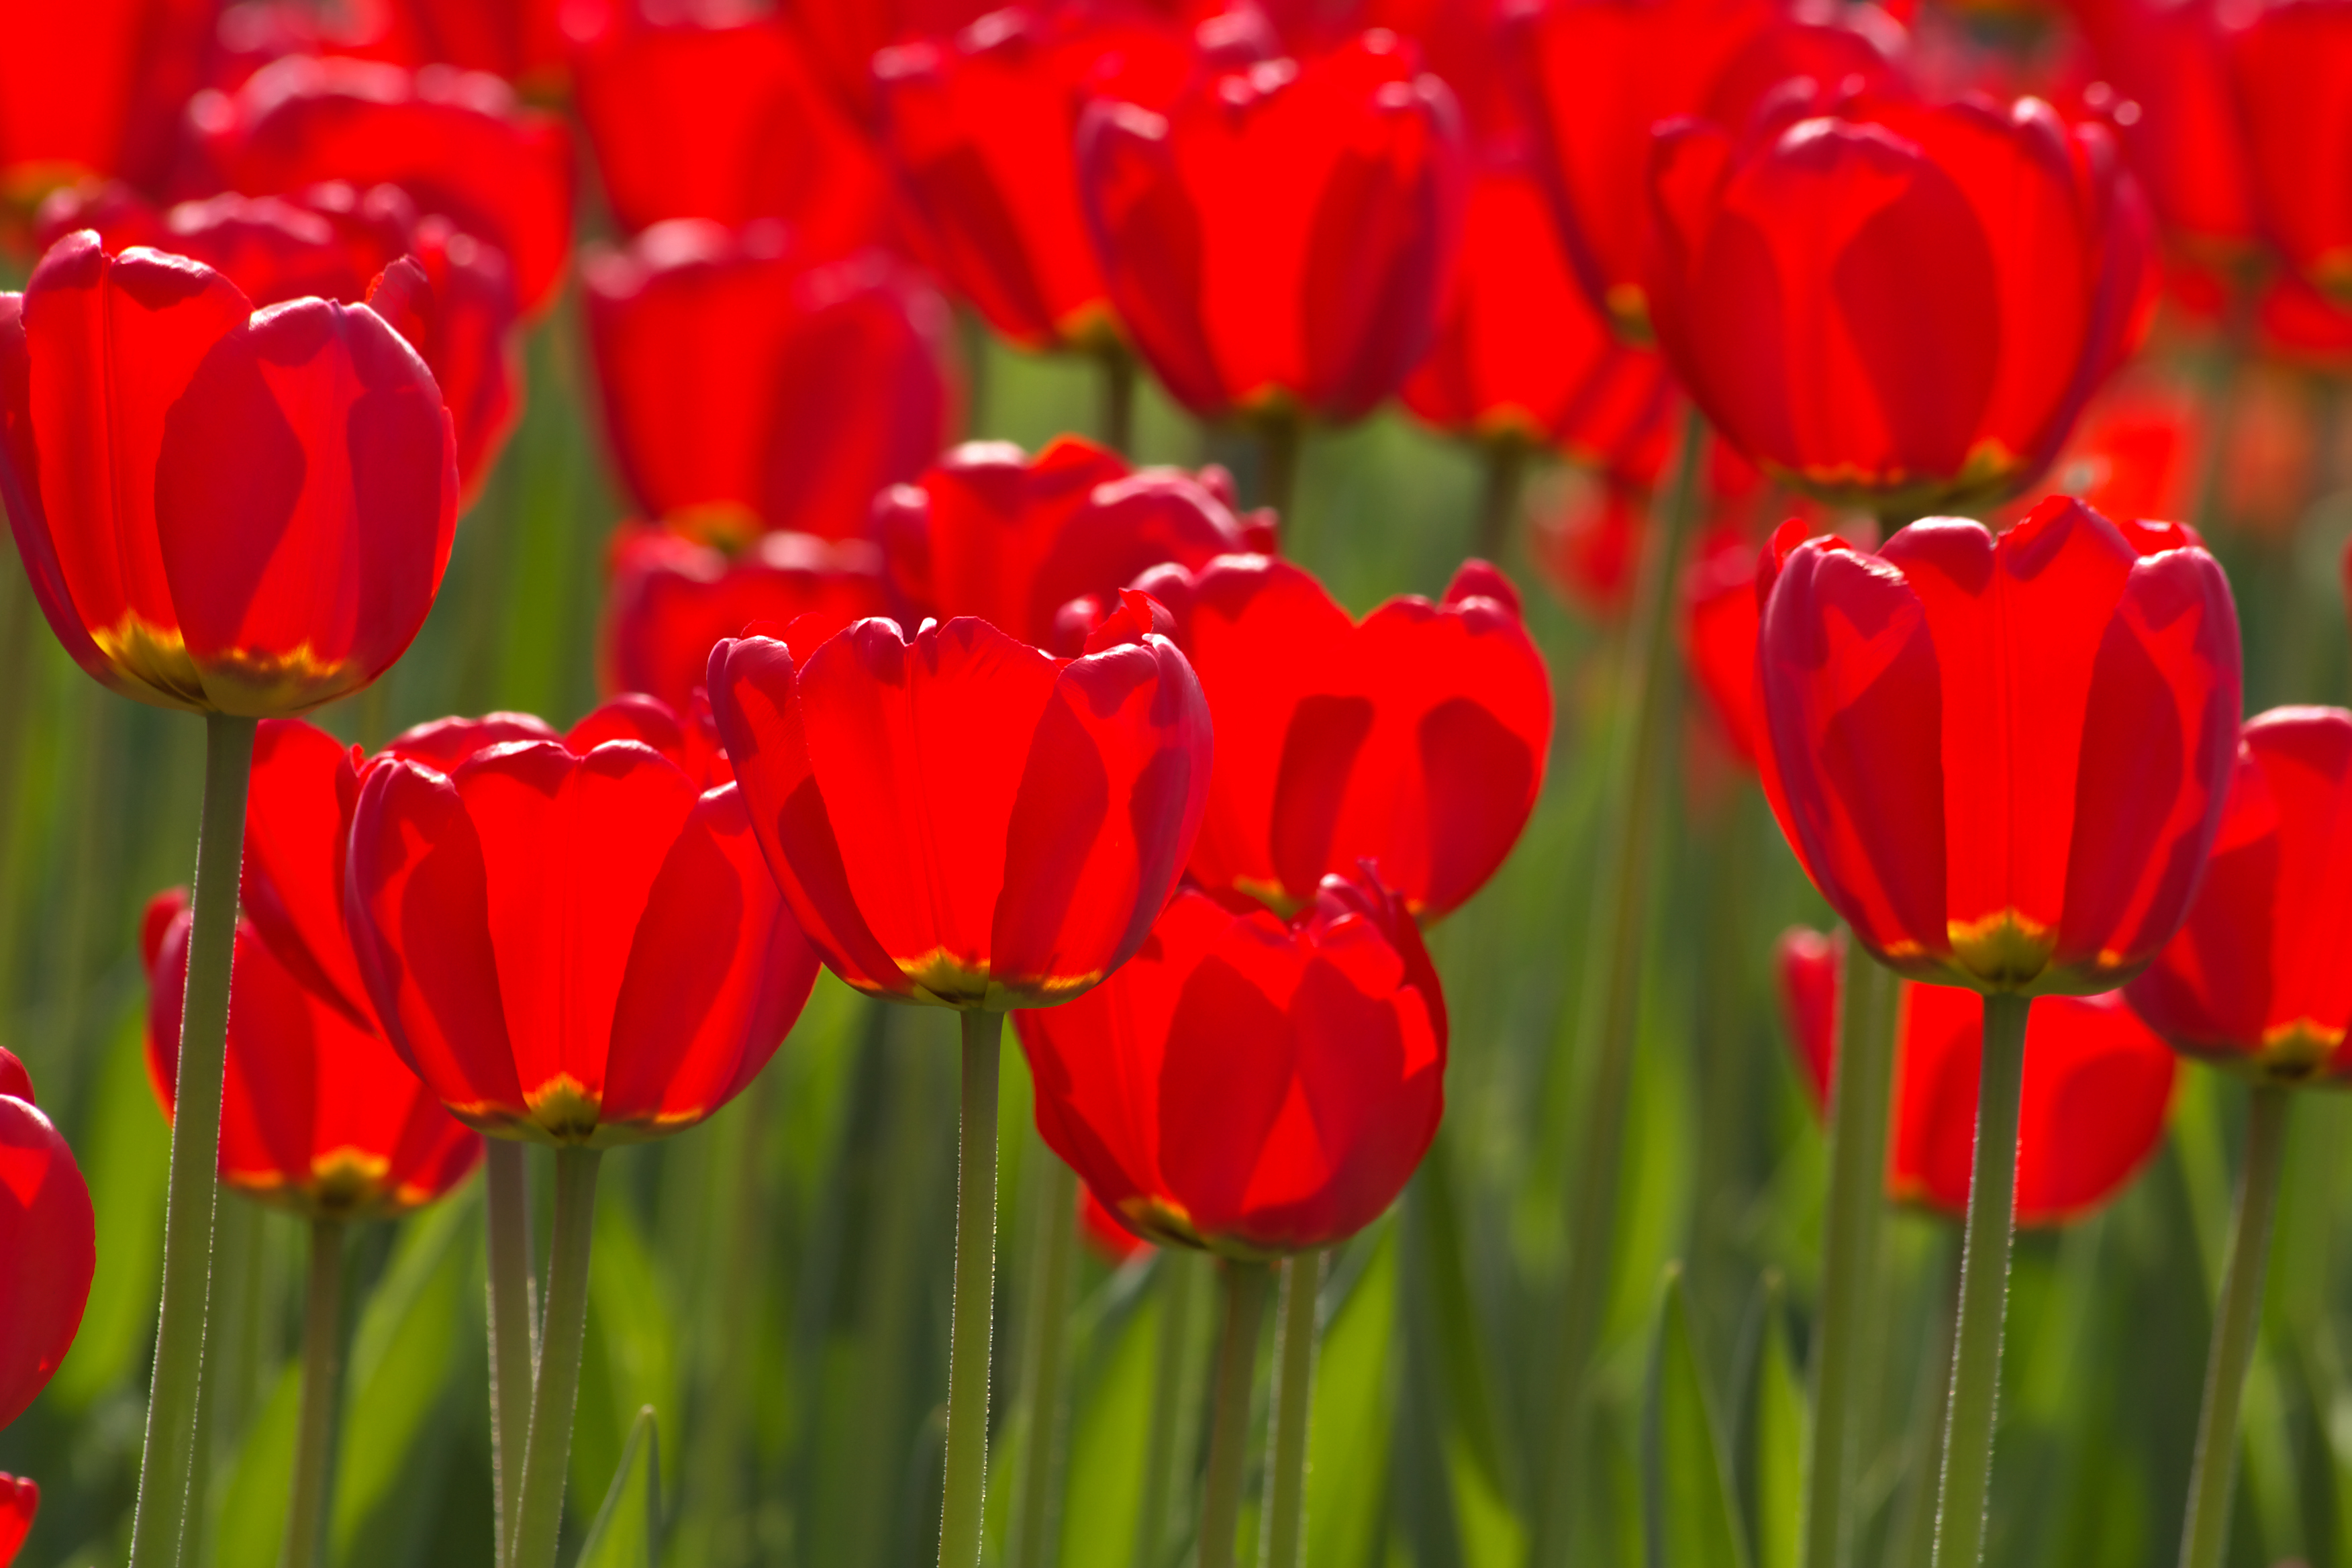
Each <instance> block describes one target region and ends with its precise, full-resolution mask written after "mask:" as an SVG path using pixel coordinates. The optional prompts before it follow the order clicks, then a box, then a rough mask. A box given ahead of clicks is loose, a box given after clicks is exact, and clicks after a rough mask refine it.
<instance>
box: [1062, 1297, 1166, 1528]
mask: <svg viewBox="0 0 2352 1568" xmlns="http://www.w3.org/2000/svg"><path fill="white" fill-rule="evenodd" d="M1160 1310H1161V1309H1160V1292H1159V1291H1157V1290H1153V1291H1150V1292H1147V1293H1146V1294H1145V1296H1144V1298H1143V1300H1142V1301H1141V1302H1140V1303H1139V1305H1138V1306H1137V1308H1136V1310H1133V1311H1131V1312H1129V1314H1128V1315H1127V1321H1125V1322H1124V1323H1123V1324H1121V1325H1120V1326H1119V1328H1118V1332H1117V1337H1116V1338H1114V1339H1113V1340H1112V1342H1111V1343H1110V1345H1109V1347H1108V1352H1107V1353H1106V1354H1105V1355H1104V1357H1103V1359H1102V1363H1101V1366H1100V1370H1099V1371H1098V1372H1097V1373H1096V1374H1095V1376H1094V1378H1093V1379H1092V1381H1091V1382H1090V1383H1088V1384H1086V1385H1084V1386H1082V1387H1081V1388H1080V1389H1079V1390H1078V1392H1077V1397H1076V1401H1075V1403H1074V1405H1073V1406H1072V1408H1071V1412H1070V1427H1069V1468H1068V1470H1067V1472H1066V1476H1065V1479H1064V1485H1063V1498H1062V1556H1061V1562H1062V1564H1063V1568H1129V1563H1131V1562H1132V1561H1133V1559H1134V1552H1135V1513H1136V1510H1137V1509H1139V1508H1140V1507H1141V1506H1142V1503H1143V1458H1144V1445H1145V1443H1146V1442H1147V1441H1148V1440H1149V1437H1150V1428H1151V1384H1152V1373H1153V1369H1154V1367H1155V1365H1156V1363H1157V1362H1158V1359H1159V1349H1160Z"/></svg>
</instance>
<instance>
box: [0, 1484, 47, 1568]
mask: <svg viewBox="0 0 2352 1568" xmlns="http://www.w3.org/2000/svg"><path fill="white" fill-rule="evenodd" d="M40 1509H41V1489H40V1488H38V1487H37V1486H35V1485H34V1484H33V1483H32V1482H31V1481H28V1480H25V1479H20V1478H18V1477H16V1476H12V1475H8V1474H5V1472H0V1568H8V1564H10V1563H14V1562H15V1561H16V1551H17V1549H18V1548H19V1547H21V1546H23V1545H24V1544H25V1537H26V1536H27V1535H30V1534H31V1533H32V1532H33V1516H34V1515H35V1514H37V1513H38V1512H39V1511H40Z"/></svg>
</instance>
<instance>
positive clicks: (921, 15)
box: [777, 0, 999, 121]
mask: <svg viewBox="0 0 2352 1568" xmlns="http://www.w3.org/2000/svg"><path fill="white" fill-rule="evenodd" d="M998 3H999V0H782V4H780V5H778V7H777V9H778V10H779V11H780V12H781V13H782V15H783V16H786V17H788V18H789V19H790V20H791V21H792V22H793V24H794V26H797V28H798V29H799V32H800V36H801V37H802V38H803V40H804V41H805V42H806V43H807V45H808V50H809V55H810V58H812V59H814V61H815V63H816V65H817V67H818V68H819V69H820V70H821V71H823V73H824V79H825V82H826V84H827V85H828V86H829V87H831V88H832V89H833V91H834V94H835V97H836V98H838V99H839V100H841V102H842V103H843V104H845V105H846V106H847V107H848V108H850V109H851V110H853V111H854V112H855V113H856V115H857V117H858V118H859V119H861V120H866V121H871V120H872V119H874V118H875V113H876V105H875V99H876V89H875V81H874V57H875V56H876V55H877V54H878V53H880V52H881V51H882V50H883V49H885V48H887V47H889V46H890V45H892V44H903V43H909V42H912V41H913V40H914V39H917V38H924V37H941V36H944V35H946V34H949V33H952V32H954V31H955V30H956V29H957V28H959V27H961V26H965V25H967V24H968V23H971V22H973V21H976V20H978V19H979V18H980V17H981V16H984V15H986V14H987V13H988V12H991V11H993V10H995V9H997V7H998Z"/></svg>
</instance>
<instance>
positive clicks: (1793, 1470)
mask: <svg viewBox="0 0 2352 1568" xmlns="http://www.w3.org/2000/svg"><path fill="white" fill-rule="evenodd" d="M1751 1398H1752V1401H1753V1408H1754V1410H1755V1413H1756V1416H1755V1420H1756V1450H1755V1461H1756V1471H1755V1473H1756V1558H1757V1568H1797V1562H1798V1558H1799V1555H1800V1553H1801V1552H1802V1551H1803V1537H1802V1534H1801V1531H1802V1530H1803V1528H1804V1526H1803V1522H1802V1521H1803V1517H1804V1502H1805V1453H1806V1449H1807V1447H1808V1444H1807V1428H1808V1427H1809V1426H1811V1413H1810V1412H1809V1411H1808V1410H1807V1409H1806V1407H1805V1390H1804V1385H1803V1384H1802V1383H1801V1381H1800V1380H1799V1378H1798V1376H1797V1366H1796V1358H1795V1357H1794V1356H1793V1355H1791V1354H1790V1350H1789V1319H1788V1311H1787V1309H1786V1307H1785V1305H1784V1304H1783V1302H1782V1300H1781V1298H1780V1289H1779V1288H1778V1286H1777V1285H1776V1286H1775V1287H1774V1288H1773V1289H1772V1290H1771V1291H1770V1294H1769V1297H1768V1299H1767V1301H1766V1304H1765V1309H1764V1342H1763V1344H1762V1345H1761V1347H1759V1350H1758V1352H1757V1356H1756V1384H1755V1389H1754V1392H1753V1394H1752V1395H1751Z"/></svg>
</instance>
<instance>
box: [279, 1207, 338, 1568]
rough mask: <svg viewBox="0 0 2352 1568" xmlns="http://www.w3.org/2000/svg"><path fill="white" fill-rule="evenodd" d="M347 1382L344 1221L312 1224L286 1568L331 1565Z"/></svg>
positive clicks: (288, 1519)
mask: <svg viewBox="0 0 2352 1568" xmlns="http://www.w3.org/2000/svg"><path fill="white" fill-rule="evenodd" d="M342 1382H343V1222H342V1221H341V1220H338V1219H324V1218H321V1219H314V1220H312V1221H311V1222H310V1286H309V1289H308V1291H307V1292H306V1295H305V1298H304V1304H303V1311H302V1398H301V1412H300V1415H299V1417H298V1418H297V1426H296V1431H297V1433H298V1436H296V1438H295V1447H294V1495H293V1500H292V1502H291V1503H290V1504H289V1506H288V1508H287V1510H286V1555H285V1568H316V1565H317V1564H319V1563H323V1562H325V1561H326V1542H327V1521H328V1519H329V1518H330V1517H331V1514H332V1511H333V1508H334V1490H335V1427H336V1420H335V1416H336V1412H337V1410H338V1409H339V1408H340V1406H341V1396H342Z"/></svg>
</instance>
